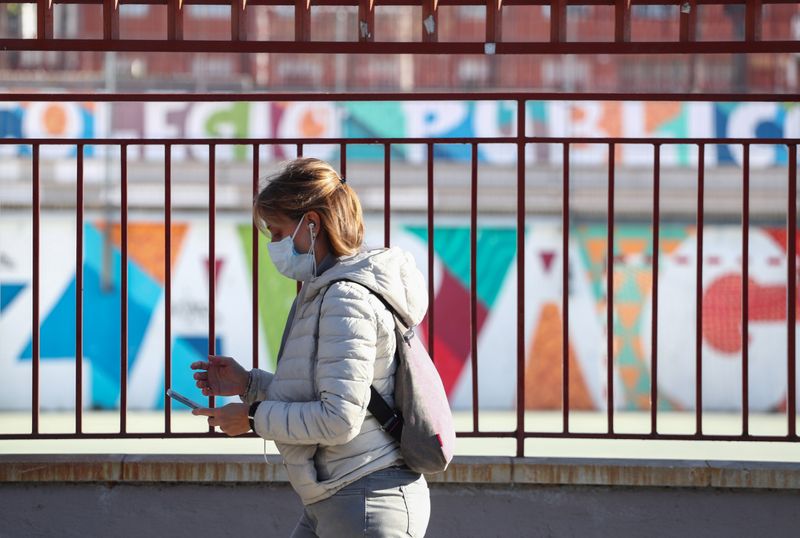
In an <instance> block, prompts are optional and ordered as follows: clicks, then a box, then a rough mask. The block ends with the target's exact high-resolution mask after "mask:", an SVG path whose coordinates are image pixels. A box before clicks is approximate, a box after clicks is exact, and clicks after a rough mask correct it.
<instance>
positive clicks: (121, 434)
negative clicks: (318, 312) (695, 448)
mask: <svg viewBox="0 0 800 538" xmlns="http://www.w3.org/2000/svg"><path fill="white" fill-rule="evenodd" d="M290 97H291V99H294V100H318V101H360V100H384V101H400V100H441V101H458V100H470V99H472V100H501V99H505V100H513V101H514V102H515V103H516V113H517V116H516V133H515V134H513V135H511V136H503V137H481V138H474V137H473V138H376V139H355V138H351V139H348V138H336V139H299V138H298V139H280V138H269V139H221V138H217V139H206V140H198V139H148V140H138V139H128V140H120V139H100V140H97V139H91V140H90V139H57V140H56V139H0V145H27V146H30V147H31V148H32V201H33V202H32V220H33V243H32V245H31V249H32V250H31V252H32V258H33V270H32V282H33V309H32V318H31V320H30V322H31V327H32V334H33V338H32V345H33V358H32V367H33V370H32V372H33V373H32V379H31V386H32V400H31V409H32V424H31V433H25V434H22V433H20V434H16V433H3V434H0V440H2V439H66V438H70V439H74V438H78V439H84V438H164V437H170V438H179V437H213V436H221V435H222V434H221V433H220V432H218V431H216V430H215V429H213V428H212V429H210V430H209V431H208V432H207V433H185V432H174V431H172V426H171V425H172V419H171V410H170V405H169V403H166V405H165V408H164V428H163V432H160V433H137V432H132V431H129V429H128V418H127V407H128V406H127V396H128V393H127V384H128V383H127V372H128V355H127V354H128V345H127V340H128V333H127V330H128V326H127V321H128V318H127V316H128V307H127V301H126V299H127V293H128V290H127V286H128V274H127V261H128V237H127V231H128V176H127V174H128V155H127V150H128V147H129V146H132V145H137V146H160V147H163V148H164V152H165V159H164V164H163V165H164V177H165V181H164V185H163V188H164V197H165V204H164V213H163V219H164V223H165V224H166V227H165V230H166V231H165V234H166V237H165V251H164V260H165V267H164V271H165V275H166V278H165V300H166V312H167V313H166V321H165V340H164V349H165V362H164V371H165V386H166V387H170V386H171V380H172V375H173V372H172V370H171V356H172V351H171V327H170V317H171V316H170V305H171V290H172V276H171V270H172V267H171V262H170V252H171V235H170V230H171V227H170V223H171V222H172V220H171V219H172V212H171V205H172V193H171V187H172V181H171V178H172V163H171V161H172V158H171V155H172V154H171V151H172V148H173V146H176V145H184V144H191V145H203V146H206V147H207V148H208V155H209V158H208V200H209V208H208V223H209V236H208V237H209V238H208V251H209V259H210V260H211V263H210V264H209V279H208V285H209V288H208V303H209V316H208V334H209V335H210V336H209V339H208V342H209V344H208V353H210V354H213V353H215V338H214V337H213V336H214V335H215V318H214V314H213V313H214V311H215V298H216V290H215V274H214V271H215V263H214V260H215V225H216V207H217V202H216V177H215V176H216V158H215V155H216V149H217V148H218V147H221V146H224V145H232V144H236V145H248V146H250V147H252V149H253V156H254V157H253V159H252V190H253V193H255V192H256V190H257V188H258V182H259V176H260V174H261V170H260V169H259V161H258V158H257V156H258V155H259V151H258V150H259V148H260V147H261V146H265V145H277V144H283V145H286V144H291V145H295V146H296V148H297V154H298V155H302V154H303V149H304V146H307V145H311V144H336V145H338V146H339V148H340V159H341V160H340V162H341V173H342V175H343V176H344V175H346V174H347V160H348V159H347V149H348V146H350V145H355V144H358V145H364V144H371V145H375V146H378V147H382V148H383V151H384V156H385V158H384V177H383V182H384V242H385V244H386V245H388V244H390V243H391V241H392V237H391V234H390V229H391V228H390V225H391V222H390V214H391V212H390V210H389V209H390V208H391V205H392V200H391V188H390V187H391V185H392V175H391V162H390V154H391V151H392V147H393V146H396V145H401V144H403V145H405V144H422V145H424V146H425V147H426V149H427V178H426V189H427V198H426V206H427V229H428V238H429V239H428V256H427V263H428V275H430V276H429V283H428V293H429V298H430V310H429V315H428V319H427V323H428V336H429V338H430V339H431V341H432V338H433V334H434V319H435V316H437V315H438V313H437V312H436V311H435V308H434V306H435V303H434V301H433V296H434V282H433V274H434V271H433V266H434V235H433V233H431V232H432V230H433V228H434V219H435V209H434V188H435V177H434V161H435V158H434V147H435V146H436V145H437V144H464V145H467V146H468V147H469V148H470V150H471V161H470V166H471V175H470V178H469V187H468V188H469V192H470V216H469V219H470V230H471V231H470V313H469V320H470V321H469V326H468V327H464V331H465V332H468V333H469V335H470V346H471V352H472V353H471V361H472V364H471V369H472V400H473V405H472V428H471V429H470V430H469V431H460V432H458V435H459V436H460V437H472V438H512V439H515V440H516V453H517V455H519V456H523V455H524V442H525V440H526V439H529V438H576V439H577V438H603V439H650V440H723V441H784V442H785V441H792V442H796V441H798V436H797V430H796V407H797V401H796V398H797V387H796V384H795V379H796V342H795V325H796V310H795V308H794V307H793V305H794V303H795V298H796V296H797V258H796V256H797V252H796V235H797V203H796V200H797V157H798V151H797V149H798V144H800V139H797V138H758V139H756V138H752V139H741V138H700V139H698V138H693V139H682V138H681V139H675V138H574V137H573V138H557V137H535V136H528V135H527V134H526V103H527V102H528V101H534V100H543V99H556V100H558V99H563V100H573V99H574V100H577V99H583V100H593V99H602V100H616V101H625V100H630V99H634V98H635V99H642V100H650V101H652V100H678V101H689V100H709V101H713V100H719V101H733V100H734V99H733V98H730V97H725V96H715V95H706V96H695V95H691V96H686V95H683V96H672V95H668V96H666V95H636V96H631V95H618V94H616V95H588V94H581V95H577V96H576V95H563V94H559V95H535V94H526V95H521V94H512V95H507V94H475V95H460V96H458V97H454V96H451V95H442V94H417V95H414V96H407V95H394V94H385V95H370V96H365V95H360V94H348V95H337V96H330V95H307V96H302V95H293V96H269V97H268V96H264V95H244V96H235V97H232V96H221V95H216V94H214V95H192V96H186V95H166V94H156V95H94V94H93V95H47V94H31V95H6V96H4V97H3V99H4V100H6V101H10V100H38V101H58V100H61V101H82V100H96V101H112V102H118V101H132V100H142V101H196V102H205V101H242V100H254V101H255V100H262V101H272V100H276V101H281V100H287V99H289V98H290ZM735 100H736V101H770V102H775V101H781V102H785V101H787V99H786V98H785V97H783V96H781V97H777V96H763V95H762V96H738V97H736V98H735ZM790 101H791V102H793V103H797V102H798V101H800V98H798V97H794V98H792V99H791V100H790ZM587 143H591V144H602V145H605V146H606V147H607V150H608V161H607V163H608V164H607V176H608V193H607V199H606V204H607V226H608V243H607V244H608V251H607V271H606V278H607V281H606V286H607V297H608V300H607V301H606V318H607V327H609V328H613V327H614V323H613V317H614V300H613V297H614V263H615V255H614V234H615V219H614V215H615V206H614V202H615V173H616V172H615V169H616V164H615V154H616V152H615V148H616V147H617V146H618V145H621V144H642V145H647V146H650V147H652V148H653V162H652V192H653V197H652V200H651V201H649V202H650V203H652V216H653V218H652V223H653V224H652V241H653V252H652V256H653V259H652V270H653V288H652V321H651V349H652V354H651V372H652V374H651V375H652V382H651V389H650V429H649V431H648V432H644V433H623V432H619V431H617V429H616V428H615V415H614V409H615V405H614V401H615V400H614V379H613V367H614V365H613V361H612V360H609V361H608V367H607V405H606V410H607V418H606V426H607V428H606V431H604V432H595V433H588V432H578V431H574V430H573V429H572V428H571V424H570V411H571V409H570V384H569V378H570V361H569V349H568V348H569V346H567V345H562V348H561V351H562V378H561V382H562V427H561V430H560V431H549V432H548V431H530V430H527V429H526V426H525V409H526V406H525V376H524V371H525V344H524V336H523V335H524V319H525V300H524V297H525V274H526V267H525V256H524V251H525V234H524V233H523V232H522V231H524V229H525V219H526V214H527V213H528V212H527V210H526V197H525V194H526V177H525V176H526V166H525V148H526V146H528V145H539V144H549V145H557V146H560V148H561V153H562V155H563V163H562V164H563V173H562V177H561V182H562V201H561V203H562V211H561V214H562V221H561V222H562V226H563V234H562V249H563V253H562V255H563V259H564V263H563V265H562V267H563V273H562V275H561V278H562V285H563V290H562V294H561V308H562V312H563V326H562V335H561V337H562V342H564V343H566V342H567V341H568V335H569V333H570V315H569V300H568V297H569V293H570V288H569V274H568V273H569V248H568V245H569V242H570V226H569V222H570V196H569V193H570V189H571V175H570V174H571V172H570V151H571V148H573V147H575V146H576V145H578V144H587ZM55 144H58V145H73V146H76V147H77V159H76V167H77V169H76V178H77V181H76V184H75V192H76V197H77V204H76V210H75V219H76V222H77V223H78V226H77V230H78V232H77V234H76V247H75V249H76V250H75V256H76V273H77V290H81V289H82V288H83V274H82V270H81V267H82V260H83V259H84V243H83V236H82V233H81V230H82V223H83V222H84V198H83V195H84V148H85V146H87V145H90V144H92V145H105V146H112V147H117V148H119V150H120V164H119V166H120V170H119V172H120V177H121V215H120V218H121V233H122V240H121V252H122V266H121V267H122V276H121V279H122V280H121V282H122V284H121V288H122V301H121V312H120V314H121V331H122V332H121V334H122V338H121V342H120V353H121V355H120V357H121V364H120V372H121V374H120V375H121V379H120V387H121V396H120V423H119V431H118V432H112V433H89V432H84V431H83V416H82V409H83V408H84V407H85V406H84V402H83V401H82V386H81V383H82V367H83V365H82V357H83V355H84V353H83V349H82V345H83V344H82V342H83V334H84V327H83V319H84V315H83V302H82V294H81V293H77V296H76V309H75V322H76V349H75V356H76V361H75V375H76V377H75V379H76V383H77V387H76V392H75V431H74V433H43V432H42V431H40V424H39V414H40V373H39V367H40V349H41V341H40V331H39V327H40V325H41V323H40V322H41V320H40V312H39V302H40V297H39V290H40V288H41V279H42V278H46V274H45V275H43V274H42V271H43V270H44V271H46V268H42V267H41V265H40V251H41V248H42V245H41V244H40V205H41V197H40V162H41V159H40V154H41V149H42V147H45V146H47V145H55ZM491 144H513V145H515V146H516V150H517V158H516V197H517V203H516V207H515V208H514V212H515V222H516V230H517V234H516V249H517V251H516V254H517V256H516V271H517V272H516V277H517V283H516V293H517V305H518V311H517V312H516V352H517V354H516V365H517V373H516V388H517V391H516V428H515V429H514V430H513V431H486V430H482V429H481V428H480V423H479V409H480V402H479V401H478V386H479V383H480V379H479V376H478V368H477V364H478V361H479V360H481V359H480V358H479V357H478V354H477V348H478V346H477V330H476V327H477V323H478V322H477V316H478V314H477V306H476V301H477V287H476V286H477V269H476V259H477V233H478V231H477V230H478V227H477V222H478V184H479V178H478V149H479V147H481V146H482V145H491ZM674 144H683V145H686V144H688V145H692V146H695V147H696V148H697V150H698V158H699V163H698V167H697V176H696V186H697V194H696V208H697V247H696V248H697V258H696V267H695V272H696V278H697V282H698V283H699V282H702V275H703V270H704V261H703V260H704V258H703V248H704V241H703V229H704V203H705V194H704V188H705V155H706V150H707V148H709V147H711V146H714V145H722V144H725V145H737V146H740V147H741V148H742V151H743V159H744V162H743V166H742V177H741V200H742V205H743V214H742V253H743V260H747V259H748V252H749V251H748V249H749V227H750V210H749V200H750V148H751V146H752V145H754V144H775V145H779V146H781V147H785V148H786V149H787V150H788V167H787V169H788V176H787V177H786V178H785V179H783V180H785V181H786V187H787V192H788V197H787V199H786V206H785V207H786V216H787V222H786V230H787V237H788V241H787V249H788V253H787V256H788V265H787V273H786V278H787V283H788V286H787V295H786V301H787V304H788V305H789V307H788V308H787V320H786V323H787V339H788V340H787V349H788V353H787V356H786V361H785V368H786V372H787V375H788V391H787V401H786V406H787V413H786V416H787V426H788V429H787V434H786V435H754V434H752V433H751V432H750V430H749V426H748V425H749V416H748V381H749V372H748V352H747V349H748V347H747V344H746V343H745V345H744V346H743V356H742V370H741V375H742V381H743V383H742V394H741V397H742V403H743V405H742V416H741V426H742V433H741V434H740V435H720V434H709V433H705V432H704V430H703V414H702V413H703V390H702V379H703V353H702V338H703V333H702V331H701V330H700V327H701V326H702V324H703V315H702V314H703V294H702V286H700V285H698V286H697V292H696V300H695V304H694V305H692V306H693V307H694V309H695V312H696V323H697V331H696V337H695V341H694V342H691V343H688V342H687V344H686V347H687V353H689V352H691V351H690V348H691V347H693V348H694V350H693V351H694V355H695V372H694V376H695V379H696V392H695V422H694V428H695V431H694V433H686V434H675V433H660V432H659V422H658V412H657V411H658V402H659V388H658V370H659V368H658V330H657V328H658V326H659V320H658V302H659V286H658V282H659V279H658V270H659V250H660V249H659V225H660V221H661V218H660V216H661V209H660V193H661V161H660V159H661V150H662V148H664V147H666V146H669V145H674ZM776 181H778V179H776ZM252 236H253V242H252V245H253V246H252V248H253V257H252V260H253V262H252V263H253V268H252V269H253V270H252V275H253V276H252V334H253V356H252V365H253V367H258V365H259V356H258V342H257V334H258V325H257V323H258V321H257V319H258V308H257V298H258V293H259V290H258V278H257V276H258V273H259V267H258V256H257V255H256V254H257V252H256V249H257V241H256V240H255V239H256V237H257V231H256V229H255V228H253V230H252ZM742 265H743V273H742V284H741V285H742V289H743V290H748V289H749V288H748V286H749V285H750V284H749V275H748V263H746V262H745V263H743V264H742ZM687 307H689V305H687ZM748 312H749V306H748V293H747V292H746V291H745V292H744V293H743V294H742V317H741V331H742V334H744V335H747V334H748V323H749V320H748ZM614 336H615V335H614V333H613V330H611V329H609V330H608V331H607V335H606V350H607V355H608V357H614V343H613V342H614ZM745 342H746V339H745ZM431 352H432V353H431V354H432V355H433V360H434V362H435V361H436V356H435V354H434V353H433V350H431ZM687 375H689V373H688V372H687ZM210 405H213V399H212V400H211V402H210ZM251 435H252V434H251Z"/></svg>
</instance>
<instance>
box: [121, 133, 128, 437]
mask: <svg viewBox="0 0 800 538" xmlns="http://www.w3.org/2000/svg"><path fill="white" fill-rule="evenodd" d="M120 190H121V196H122V201H121V206H122V207H121V208H120V211H121V214H122V215H121V223H120V233H121V240H120V241H121V243H122V245H121V246H122V263H121V272H122V279H121V284H120V294H119V305H120V329H121V330H120V343H119V345H120V354H119V361H120V365H119V378H120V381H119V388H120V400H119V402H120V403H119V432H120V433H126V432H127V423H128V145H127V144H122V145H121V146H120Z"/></svg>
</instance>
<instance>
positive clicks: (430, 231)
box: [428, 142, 436, 363]
mask: <svg viewBox="0 0 800 538" xmlns="http://www.w3.org/2000/svg"><path fill="white" fill-rule="evenodd" d="M433 209H434V208H433V143H431V142H428V354H430V356H431V359H432V360H433V362H434V363H435V362H436V359H435V357H434V347H435V346H434V342H435V340H434V337H433V331H434V325H433V320H434V317H433V316H434V313H435V303H436V297H435V295H434V290H435V287H434V285H433V277H434V274H433V252H434V250H433V248H434V244H433V242H434V233H433V225H434V222H433Z"/></svg>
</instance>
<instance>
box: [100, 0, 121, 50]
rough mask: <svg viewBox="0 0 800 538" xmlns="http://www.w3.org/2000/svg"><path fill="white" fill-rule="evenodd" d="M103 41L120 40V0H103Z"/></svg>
mask: <svg viewBox="0 0 800 538" xmlns="http://www.w3.org/2000/svg"><path fill="white" fill-rule="evenodd" d="M103 39H104V40H106V41H110V40H113V39H119V0H103Z"/></svg>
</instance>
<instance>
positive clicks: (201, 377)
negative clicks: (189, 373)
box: [194, 372, 208, 381]
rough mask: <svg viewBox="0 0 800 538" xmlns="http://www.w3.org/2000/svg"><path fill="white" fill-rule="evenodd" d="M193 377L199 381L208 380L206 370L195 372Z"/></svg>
mask: <svg viewBox="0 0 800 538" xmlns="http://www.w3.org/2000/svg"><path fill="white" fill-rule="evenodd" d="M194 378H195V379H199V380H201V381H208V372H195V374H194Z"/></svg>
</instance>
